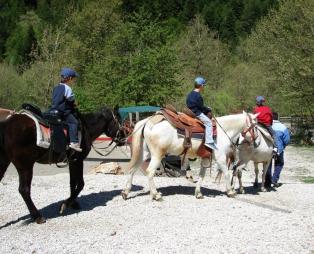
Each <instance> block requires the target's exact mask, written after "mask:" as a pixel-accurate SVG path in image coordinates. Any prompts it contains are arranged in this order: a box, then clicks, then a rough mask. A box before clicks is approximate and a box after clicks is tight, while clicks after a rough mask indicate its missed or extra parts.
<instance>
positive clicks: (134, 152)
mask: <svg viewBox="0 0 314 254" xmlns="http://www.w3.org/2000/svg"><path fill="white" fill-rule="evenodd" d="M147 121H148V119H144V120H142V121H139V122H138V123H137V124H136V125H135V127H134V131H133V133H132V144H131V161H130V162H129V165H128V169H129V170H130V169H131V168H133V167H135V166H136V165H137V164H139V163H140V160H141V159H142V154H143V140H144V137H143V131H144V127H145V125H146V122H147Z"/></svg>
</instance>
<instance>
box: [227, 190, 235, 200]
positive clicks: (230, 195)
mask: <svg viewBox="0 0 314 254" xmlns="http://www.w3.org/2000/svg"><path fill="white" fill-rule="evenodd" d="M236 195H237V193H236V192H235V191H230V192H227V197H229V198H234V197H235V196H236Z"/></svg>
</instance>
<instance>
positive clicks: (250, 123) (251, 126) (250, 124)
mask: <svg viewBox="0 0 314 254" xmlns="http://www.w3.org/2000/svg"><path fill="white" fill-rule="evenodd" d="M213 118H214V119H215V121H216V123H217V124H218V125H219V126H220V128H221V129H222V131H223V132H224V133H225V134H226V136H227V137H228V139H229V140H230V142H231V144H232V146H233V147H235V148H236V149H238V146H239V143H238V142H239V138H237V141H236V142H234V141H233V140H232V139H231V138H230V137H229V135H228V134H227V132H226V131H225V129H224V128H223V127H222V126H221V124H220V123H219V121H218V120H217V118H216V117H213ZM245 121H246V124H247V127H246V128H244V129H243V130H242V132H241V135H242V136H243V137H245V135H246V133H247V132H249V133H250V134H251V137H252V141H251V143H252V142H253V141H254V140H255V139H256V135H255V132H254V128H255V126H256V123H254V122H253V119H252V117H251V115H250V114H248V113H246V119H245Z"/></svg>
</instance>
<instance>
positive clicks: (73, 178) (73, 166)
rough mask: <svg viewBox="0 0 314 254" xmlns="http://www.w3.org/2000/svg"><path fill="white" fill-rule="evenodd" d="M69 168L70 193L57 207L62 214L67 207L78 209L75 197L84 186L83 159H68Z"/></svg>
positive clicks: (78, 205)
mask: <svg viewBox="0 0 314 254" xmlns="http://www.w3.org/2000/svg"><path fill="white" fill-rule="evenodd" d="M69 170H70V190H71V195H70V197H69V198H68V199H67V200H65V201H64V202H63V203H62V204H61V206H60V209H59V213H60V214H62V213H63V212H64V211H65V209H66V208H68V207H70V208H72V209H80V204H79V203H78V202H77V201H76V198H77V196H78V195H79V194H80V192H81V191H82V190H83V188H84V178H83V160H76V161H70V162H69Z"/></svg>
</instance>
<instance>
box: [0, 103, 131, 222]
mask: <svg viewBox="0 0 314 254" xmlns="http://www.w3.org/2000/svg"><path fill="white" fill-rule="evenodd" d="M80 118H81V122H82V142H81V148H82V150H83V151H82V152H81V153H78V152H73V151H72V150H69V151H68V153H69V154H70V156H69V171H70V188H71V195H70V197H69V198H68V199H67V200H65V201H63V202H62V204H61V206H60V213H62V212H63V211H64V210H65V208H67V207H70V208H74V209H79V208H80V206H79V203H78V202H77V201H76V198H77V196H78V195H79V193H80V192H81V190H82V189H83V187H84V179H83V160H84V159H85V158H86V157H87V155H88V153H89V152H90V150H91V146H92V142H93V141H94V140H95V139H96V138H97V137H98V136H99V135H101V134H102V133H105V134H106V135H107V136H109V137H112V138H113V140H114V141H115V142H116V143H117V144H118V145H122V140H123V139H124V138H125V136H126V133H125V131H124V129H123V128H122V127H121V125H120V123H119V120H118V119H119V117H118V114H116V113H114V112H113V111H112V110H110V109H108V108H102V109H101V110H100V111H99V112H96V113H89V114H82V115H81V116H80ZM48 154H49V151H48V149H44V148H41V147H38V146H37V145H36V127H35V123H34V121H33V120H32V119H31V118H30V117H28V116H26V115H23V114H15V115H13V116H12V117H10V118H9V119H8V120H6V121H4V122H0V181H1V179H2V178H3V176H4V173H5V171H6V170H7V168H8V166H9V164H10V163H11V162H12V163H13V164H14V166H15V167H16V169H17V171H18V175H19V192H20V194H21V195H22V197H23V199H24V201H25V203H26V205H27V207H28V210H29V212H30V215H31V217H32V218H33V219H34V220H35V221H36V222H37V223H43V222H45V218H44V217H43V216H42V215H41V214H40V212H39V211H38V210H37V208H36V206H35V205H34V203H33V201H32V198H31V182H32V177H33V166H34V164H35V162H38V163H42V164H48V163H51V162H53V163H57V162H60V161H59V160H60V155H58V154H53V155H52V156H51V155H50V156H48ZM51 160H52V161H51Z"/></svg>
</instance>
